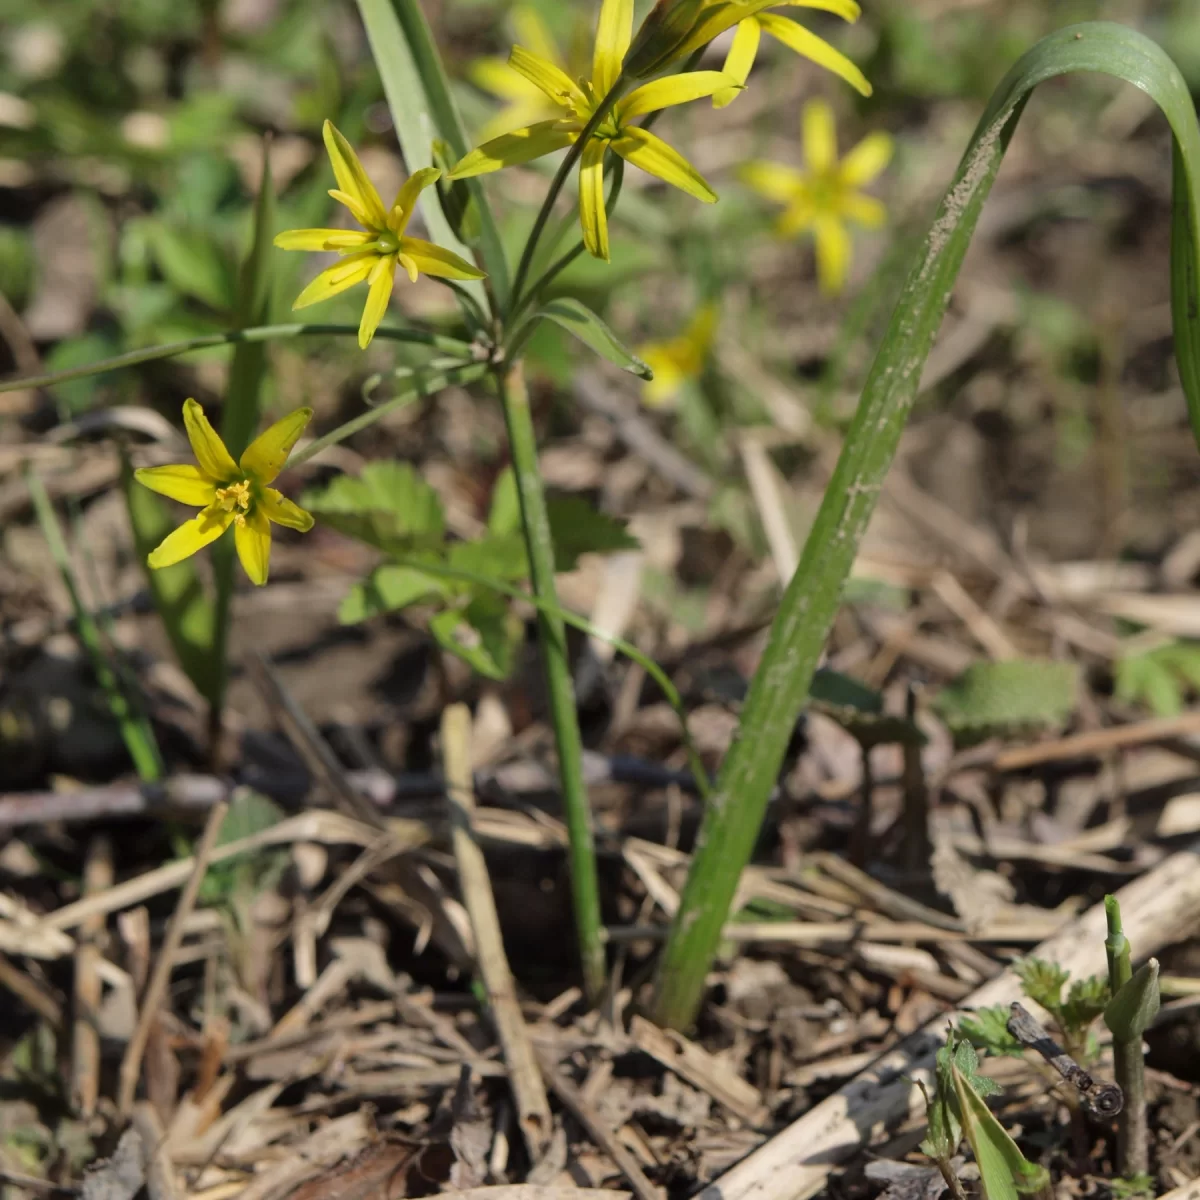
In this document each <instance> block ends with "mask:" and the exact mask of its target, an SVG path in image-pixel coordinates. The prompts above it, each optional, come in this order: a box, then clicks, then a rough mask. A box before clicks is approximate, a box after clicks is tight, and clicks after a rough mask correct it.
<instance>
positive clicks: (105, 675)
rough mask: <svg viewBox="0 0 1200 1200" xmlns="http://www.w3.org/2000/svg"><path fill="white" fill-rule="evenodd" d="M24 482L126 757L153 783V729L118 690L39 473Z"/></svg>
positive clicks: (158, 763)
mask: <svg viewBox="0 0 1200 1200" xmlns="http://www.w3.org/2000/svg"><path fill="white" fill-rule="evenodd" d="M25 482H26V484H27V485H28V487H29V497H30V499H31V500H32V501H33V508H34V512H35V513H36V514H37V519H38V523H39V524H40V525H41V527H42V535H43V536H44V537H45V539H46V545H47V547H48V548H49V550H50V555H51V557H52V558H53V559H54V562H55V565H56V566H57V567H58V570H59V574H60V575H61V576H62V581H63V583H64V584H65V585H66V589H67V594H68V595H69V596H70V598H71V607H72V608H73V609H74V611H75V631H76V633H77V634H78V635H79V640H80V642H81V643H82V644H83V647H84V649H85V650H86V651H87V653H88V657H89V658H90V659H91V662H92V670H93V671H94V672H95V675H96V680H97V682H98V683H99V684H100V688H101V690H102V691H103V692H104V699H105V702H106V703H107V704H108V708H109V711H110V712H111V713H112V715H113V717H114V718H115V719H116V722H117V724H118V725H119V726H120V729H121V737H122V739H123V740H124V742H125V747H126V749H127V750H128V751H129V757H130V758H131V759H133V765H134V769H135V770H136V771H137V773H138V778H139V779H140V780H141V781H142V782H143V783H154V782H155V781H157V780H159V779H161V778H162V774H163V768H162V757H161V756H160V754H159V752H158V743H157V741H156V740H155V737H154V731H153V729H151V728H150V722H149V721H148V720H146V717H145V716H144V715H143V714H142V713H141V712H139V711H138V709H137V707H136V706H135V705H134V704H132V703H131V702H130V699H129V697H128V696H126V694H125V693H124V692H123V691H122V690H121V686H120V683H119V681H118V678H117V672H116V671H115V670H114V669H113V665H112V663H111V662H110V661H109V657H108V651H107V648H106V647H105V645H104V640H103V638H101V636H100V630H99V629H98V628H97V626H96V622H95V620H94V619H93V617H92V614H91V612H90V611H89V610H88V608H87V605H85V604H84V602H83V597H82V596H81V595H80V593H79V587H78V585H77V583H76V581H75V571H74V569H73V567H72V565H71V556H70V553H69V552H68V550H67V543H66V540H65V539H64V537H63V532H62V526H61V525H60V524H59V522H58V515H57V514H56V513H55V511H54V505H53V504H51V503H50V497H49V496H48V495H47V494H46V488H45V485H44V484H43V483H42V480H41V477H40V476H39V475H38V474H37V472H36V471H34V470H32V469H28V470H27V471H26V472H25Z"/></svg>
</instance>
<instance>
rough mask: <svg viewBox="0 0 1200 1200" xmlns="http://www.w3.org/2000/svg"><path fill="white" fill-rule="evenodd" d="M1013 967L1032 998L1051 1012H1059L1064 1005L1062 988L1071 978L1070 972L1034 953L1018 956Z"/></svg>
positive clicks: (1024, 988) (1025, 990)
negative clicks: (1022, 956)
mask: <svg viewBox="0 0 1200 1200" xmlns="http://www.w3.org/2000/svg"><path fill="white" fill-rule="evenodd" d="M1012 969H1013V971H1014V972H1015V973H1016V976H1017V978H1018V979H1019V980H1020V981H1021V988H1022V989H1023V991H1024V992H1025V995H1027V996H1028V997H1029V998H1030V1000H1032V1001H1034V1002H1035V1003H1036V1004H1040V1005H1041V1006H1042V1007H1043V1008H1044V1009H1045V1010H1046V1011H1047V1012H1049V1013H1054V1014H1057V1013H1058V1011H1059V1009H1060V1008H1061V1007H1062V990H1063V988H1064V987H1066V986H1067V983H1068V981H1069V980H1070V978H1071V976H1070V974H1069V972H1067V971H1064V970H1063V969H1062V967H1060V966H1059V965H1058V964H1057V963H1052V962H1047V961H1046V960H1045V959H1044V958H1034V957H1033V956H1032V955H1030V956H1029V957H1027V958H1018V959H1017V960H1016V962H1014V963H1013V965H1012Z"/></svg>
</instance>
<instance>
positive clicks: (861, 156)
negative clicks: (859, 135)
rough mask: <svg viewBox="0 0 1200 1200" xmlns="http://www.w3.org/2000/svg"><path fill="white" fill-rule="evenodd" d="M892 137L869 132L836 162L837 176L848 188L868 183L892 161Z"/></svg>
mask: <svg viewBox="0 0 1200 1200" xmlns="http://www.w3.org/2000/svg"><path fill="white" fill-rule="evenodd" d="M893 149H894V145H893V142H892V139H891V138H890V137H888V135H887V134H886V133H869V134H867V136H866V137H865V138H863V140H862V141H861V142H859V143H858V145H857V146H855V147H854V149H853V150H851V151H850V153H849V154H847V155H846V157H845V158H843V159H842V161H841V162H840V163H838V178H839V179H840V180H841V181H842V183H844V184H845V185H846V187H849V188H860V187H862V186H863V184H866V183H870V182H871V180H872V179H874V178H875V177H876V176H877V175H878V174H879V173H880V172H881V171H883V169H884V168H885V167H886V166H887V165H888V163H889V162H891V161H892V150H893Z"/></svg>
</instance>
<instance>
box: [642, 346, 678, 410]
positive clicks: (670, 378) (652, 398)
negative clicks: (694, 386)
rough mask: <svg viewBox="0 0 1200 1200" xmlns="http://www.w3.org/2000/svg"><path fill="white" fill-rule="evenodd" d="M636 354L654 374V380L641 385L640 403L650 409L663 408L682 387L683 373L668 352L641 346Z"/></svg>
mask: <svg viewBox="0 0 1200 1200" xmlns="http://www.w3.org/2000/svg"><path fill="white" fill-rule="evenodd" d="M638 354H639V355H640V356H641V358H642V360H643V362H645V364H646V365H647V366H648V367H649V368H650V370H652V371H653V372H654V378H653V379H648V380H647V381H646V382H645V383H644V384H642V402H643V403H644V404H646V405H647V406H648V407H650V408H665V407H666V406H667V405H668V404H670V403H671V402H672V401H673V400H674V399H675V397H676V395H677V394H678V392H679V389H680V388H681V387H682V386H683V384H684V375H683V372H682V371H681V370H680V369H679V367H678V366H677V365H676V363H675V360H674V358H673V357H672V356H671V354H670V353H669V352H668V353H663V352H662V351H661V350H656V349H655V347H653V346H643V347H642V348H641V349H640V350H639V351H638Z"/></svg>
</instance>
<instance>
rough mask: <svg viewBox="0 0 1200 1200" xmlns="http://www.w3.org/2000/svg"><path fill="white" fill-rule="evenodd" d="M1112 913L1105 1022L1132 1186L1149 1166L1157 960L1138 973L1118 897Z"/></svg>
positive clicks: (1120, 1163) (1126, 1174) (1121, 1144)
mask: <svg viewBox="0 0 1200 1200" xmlns="http://www.w3.org/2000/svg"><path fill="white" fill-rule="evenodd" d="M1104 910H1105V913H1106V915H1107V917H1108V938H1107V939H1106V941H1105V943H1104V949H1105V951H1106V953H1107V954H1108V974H1109V981H1110V983H1111V987H1112V992H1113V997H1112V999H1111V1000H1110V1001H1109V1002H1108V1005H1107V1006H1106V1007H1105V1009H1104V1023H1105V1025H1107V1026H1108V1028H1109V1031H1110V1032H1111V1033H1112V1035H1113V1073H1114V1074H1115V1075H1116V1078H1117V1082H1118V1083H1119V1084H1120V1085H1121V1090H1122V1091H1123V1092H1124V1093H1125V1107H1124V1109H1123V1110H1122V1112H1121V1117H1120V1121H1119V1123H1118V1125H1117V1168H1118V1170H1119V1171H1120V1172H1121V1176H1122V1178H1123V1179H1125V1180H1126V1181H1127V1182H1128V1183H1129V1184H1130V1185H1131V1186H1133V1185H1136V1184H1137V1183H1139V1181H1140V1179H1141V1178H1142V1177H1144V1176H1145V1175H1146V1173H1147V1171H1148V1169H1149V1165H1150V1148H1149V1142H1150V1139H1149V1130H1148V1127H1147V1123H1146V1064H1145V1062H1144V1060H1143V1058H1142V1035H1143V1034H1144V1033H1145V1032H1146V1029H1147V1027H1148V1026H1149V1025H1150V1022H1151V1021H1153V1020H1154V1017H1155V1015H1156V1014H1157V1013H1158V1007H1159V1002H1160V997H1159V990H1158V961H1157V959H1153V958H1152V959H1150V960H1149V961H1148V962H1146V963H1144V964H1143V965H1142V966H1141V967H1139V968H1138V970H1137V971H1136V972H1135V971H1134V970H1133V963H1132V954H1131V950H1130V946H1129V939H1128V938H1127V937H1126V936H1125V932H1124V930H1123V929H1122V927H1121V906H1120V904H1119V903H1118V902H1117V898H1116V897H1115V896H1105V897H1104Z"/></svg>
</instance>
